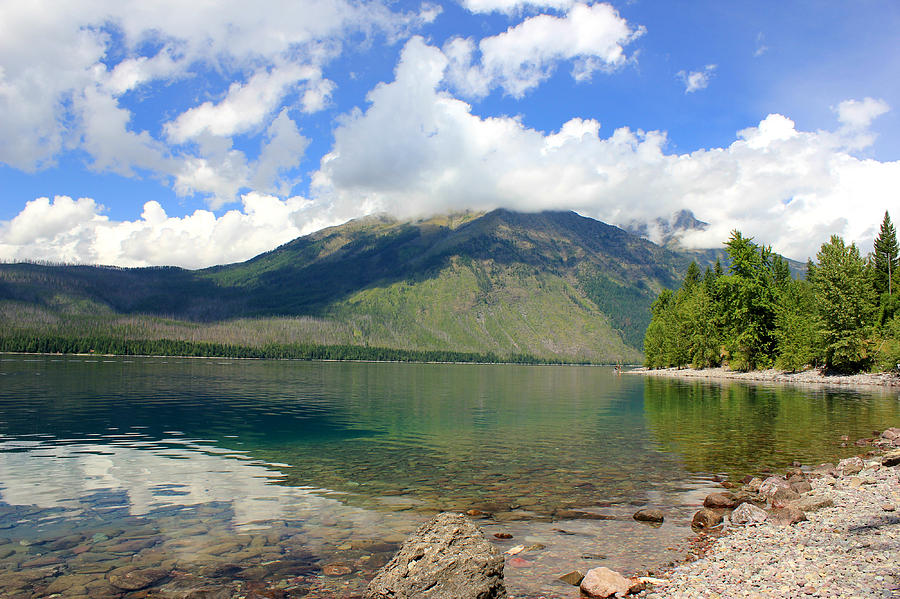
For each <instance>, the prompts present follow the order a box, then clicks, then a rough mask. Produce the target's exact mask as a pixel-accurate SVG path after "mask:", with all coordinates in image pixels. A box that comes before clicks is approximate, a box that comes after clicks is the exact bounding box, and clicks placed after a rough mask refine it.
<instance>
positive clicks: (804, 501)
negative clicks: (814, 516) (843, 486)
mask: <svg viewBox="0 0 900 599" xmlns="http://www.w3.org/2000/svg"><path fill="white" fill-rule="evenodd" d="M791 505H793V506H794V507H796V508H798V509H800V510H802V511H804V512H817V511H819V510H821V509H822V508H826V507H831V506H833V505H834V500H833V499H832V498H831V497H830V496H828V495H817V496H814V495H804V496H803V497H801V498H800V499H798V500H797V501H795V502H793V503H792V504H791Z"/></svg>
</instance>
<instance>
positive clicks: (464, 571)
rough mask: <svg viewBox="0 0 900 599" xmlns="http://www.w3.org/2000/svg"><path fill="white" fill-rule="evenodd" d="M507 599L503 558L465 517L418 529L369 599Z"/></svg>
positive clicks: (376, 580)
mask: <svg viewBox="0 0 900 599" xmlns="http://www.w3.org/2000/svg"><path fill="white" fill-rule="evenodd" d="M415 597H421V598H428V597H434V598H435V599H438V598H440V599H503V598H505V597H506V587H504V586H503V556H502V555H500V552H499V551H497V549H496V547H494V546H493V545H491V544H490V543H489V542H488V541H487V539H485V538H484V535H483V534H481V531H480V530H479V529H478V527H476V526H475V525H474V524H472V522H471V521H470V520H469V519H468V518H466V517H465V516H463V515H461V514H450V513H443V514H438V515H437V516H435V517H434V518H432V519H431V520H429V521H428V522H426V523H425V524H423V525H422V526H420V527H419V529H418V530H417V531H416V532H414V533H413V534H412V535H411V536H410V537H409V538H408V539H406V541H404V543H403V546H402V547H400V551H398V552H397V555H395V556H394V559H392V560H391V561H390V562H388V563H387V565H385V566H384V567H383V568H382V569H381V570H380V571H379V572H378V574H377V575H376V576H375V578H374V579H372V582H370V583H369V586H368V588H367V589H366V599H413V598H415Z"/></svg>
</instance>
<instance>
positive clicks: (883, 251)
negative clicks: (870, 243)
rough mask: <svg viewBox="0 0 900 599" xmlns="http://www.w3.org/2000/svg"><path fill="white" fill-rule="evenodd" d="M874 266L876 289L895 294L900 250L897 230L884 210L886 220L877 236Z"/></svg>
mask: <svg viewBox="0 0 900 599" xmlns="http://www.w3.org/2000/svg"><path fill="white" fill-rule="evenodd" d="M873 254H874V260H873V266H874V268H875V273H874V274H875V280H874V283H875V291H876V292H877V293H878V294H879V295H881V294H883V293H887V294H888V295H893V294H894V293H896V292H897V290H896V288H895V283H894V282H895V281H896V280H900V275H898V274H897V273H898V270H900V250H898V246H897V232H896V231H895V230H894V225H893V224H892V223H891V217H890V215H889V214H888V213H887V211H885V212H884V220H883V221H882V222H881V229H880V230H879V231H878V237H876V238H875V247H874V251H873Z"/></svg>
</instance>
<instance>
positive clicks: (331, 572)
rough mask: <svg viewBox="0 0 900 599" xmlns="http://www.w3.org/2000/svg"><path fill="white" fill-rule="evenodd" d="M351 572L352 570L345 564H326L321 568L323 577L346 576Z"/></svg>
mask: <svg viewBox="0 0 900 599" xmlns="http://www.w3.org/2000/svg"><path fill="white" fill-rule="evenodd" d="M351 572H353V569H352V568H351V567H350V566H347V565H346V564H328V565H327V566H322V573H323V574H324V575H325V576H346V575H347V574H350V573H351Z"/></svg>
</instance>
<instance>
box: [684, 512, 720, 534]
mask: <svg viewBox="0 0 900 599" xmlns="http://www.w3.org/2000/svg"><path fill="white" fill-rule="evenodd" d="M722 520H723V518H722V514H721V513H720V512H718V511H716V510H713V509H710V508H708V507H705V508H703V509H701V510H700V511H698V512H697V513H696V514H694V517H693V518H692V519H691V527H693V528H697V529H700V530H707V529H710V528H714V527H716V526H718V525H720V524H721V523H722Z"/></svg>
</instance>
